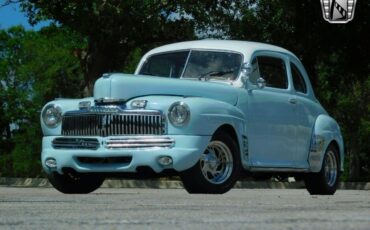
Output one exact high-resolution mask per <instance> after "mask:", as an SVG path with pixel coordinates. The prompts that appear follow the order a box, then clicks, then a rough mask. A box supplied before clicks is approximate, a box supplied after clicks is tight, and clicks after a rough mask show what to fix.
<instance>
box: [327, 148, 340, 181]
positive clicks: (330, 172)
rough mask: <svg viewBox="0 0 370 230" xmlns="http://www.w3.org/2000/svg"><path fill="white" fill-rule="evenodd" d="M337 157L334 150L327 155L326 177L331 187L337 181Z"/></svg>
mask: <svg viewBox="0 0 370 230" xmlns="http://www.w3.org/2000/svg"><path fill="white" fill-rule="evenodd" d="M337 172H338V170H337V159H336V156H335V153H334V152H333V151H328V152H327V154H326V155H325V168H324V173H325V178H326V181H327V183H328V185H329V186H330V187H331V186H333V185H334V184H335V183H336V181H337V176H338V175H337Z"/></svg>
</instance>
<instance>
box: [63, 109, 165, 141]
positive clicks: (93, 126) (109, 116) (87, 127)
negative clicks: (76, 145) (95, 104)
mask: <svg viewBox="0 0 370 230" xmlns="http://www.w3.org/2000/svg"><path fill="white" fill-rule="evenodd" d="M162 134H165V122H164V119H163V116H162V114H161V112H159V111H148V110H139V111H122V112H119V113H92V112H70V113H66V114H65V115H64V116H63V121H62V135H64V136H103V137H104V136H120V135H162Z"/></svg>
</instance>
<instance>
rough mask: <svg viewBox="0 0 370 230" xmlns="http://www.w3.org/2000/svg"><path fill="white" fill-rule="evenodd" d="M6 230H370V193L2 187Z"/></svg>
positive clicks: (0, 212)
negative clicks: (77, 191)
mask: <svg viewBox="0 0 370 230" xmlns="http://www.w3.org/2000/svg"><path fill="white" fill-rule="evenodd" d="M0 229H1V230H6V229H17V230H18V229H53V230H54V229H68V230H72V229H104V230H109V229H161V230H164V229H258V230H262V229H335V230H340V229H345V230H348V229H370V191H361V190H339V191H338V192H337V193H336V194H335V196H310V195H309V194H308V193H307V192H306V190H303V189H266V190H265V189H233V190H231V191H230V192H228V193H226V194H224V195H189V194H187V193H186V192H185V191H184V190H182V189H99V190H97V191H96V192H94V193H92V194H89V195H64V194H60V193H58V192H57V191H55V190H54V189H51V188H9V187H0Z"/></svg>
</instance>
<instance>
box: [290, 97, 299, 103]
mask: <svg viewBox="0 0 370 230" xmlns="http://www.w3.org/2000/svg"><path fill="white" fill-rule="evenodd" d="M289 103H290V104H297V99H295V98H290V99H289Z"/></svg>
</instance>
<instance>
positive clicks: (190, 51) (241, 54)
mask: <svg viewBox="0 0 370 230" xmlns="http://www.w3.org/2000/svg"><path fill="white" fill-rule="evenodd" d="M184 51H189V53H188V56H187V57H186V61H185V64H184V69H183V70H182V73H181V75H180V77H179V78H174V79H184V80H198V78H195V77H194V78H190V77H184V73H185V71H186V67H187V65H188V62H189V59H190V55H191V53H192V51H210V52H220V53H234V54H238V55H240V56H241V63H240V66H239V71H238V75H237V76H236V78H235V79H234V80H218V79H212V78H209V79H207V81H217V82H229V83H232V82H237V81H239V78H240V72H241V67H242V65H243V63H244V62H245V55H244V54H243V53H242V52H238V51H233V50H224V49H204V48H188V49H177V50H170V51H164V52H158V53H153V54H151V55H148V56H147V57H146V58H145V61H147V60H148V59H149V58H151V57H152V56H156V55H161V54H169V53H177V52H184ZM145 61H143V62H142V63H141V66H140V68H139V69H138V75H140V74H139V73H140V71H141V69H142V68H143V67H144V63H145ZM142 76H146V75H142ZM153 77H161V76H154V75H153Z"/></svg>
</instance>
